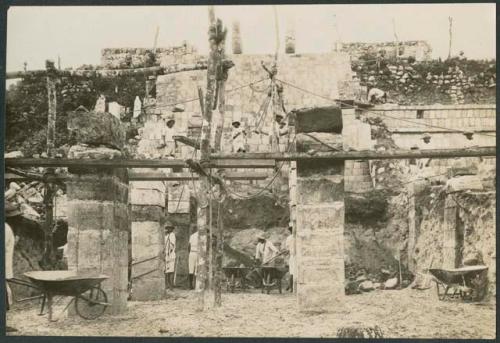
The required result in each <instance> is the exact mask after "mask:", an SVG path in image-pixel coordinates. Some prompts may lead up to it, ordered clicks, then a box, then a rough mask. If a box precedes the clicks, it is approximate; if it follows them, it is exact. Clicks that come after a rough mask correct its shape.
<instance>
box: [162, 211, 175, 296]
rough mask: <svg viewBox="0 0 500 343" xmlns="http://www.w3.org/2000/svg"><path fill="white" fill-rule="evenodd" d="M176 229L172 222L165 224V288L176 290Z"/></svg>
mask: <svg viewBox="0 0 500 343" xmlns="http://www.w3.org/2000/svg"><path fill="white" fill-rule="evenodd" d="M174 230H175V227H174V225H173V224H172V223H171V222H169V221H168V222H167V223H165V288H168V289H173V288H174V273H175V262H176V254H175V247H176V239H175V233H174Z"/></svg>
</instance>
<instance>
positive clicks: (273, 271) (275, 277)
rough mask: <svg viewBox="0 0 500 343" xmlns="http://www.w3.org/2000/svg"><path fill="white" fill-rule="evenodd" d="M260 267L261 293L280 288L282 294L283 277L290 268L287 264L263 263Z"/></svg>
mask: <svg viewBox="0 0 500 343" xmlns="http://www.w3.org/2000/svg"><path fill="white" fill-rule="evenodd" d="M260 269H261V274H262V288H261V293H264V292H266V293H267V294H269V292H270V291H271V290H272V289H273V288H278V291H279V292H280V294H281V293H282V287H281V279H283V276H284V275H285V274H286V272H287V271H288V268H287V267H285V266H272V265H263V266H261V267H260Z"/></svg>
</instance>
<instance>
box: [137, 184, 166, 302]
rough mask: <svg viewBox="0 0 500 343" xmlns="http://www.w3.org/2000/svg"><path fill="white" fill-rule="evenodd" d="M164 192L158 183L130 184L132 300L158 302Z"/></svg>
mask: <svg viewBox="0 0 500 343" xmlns="http://www.w3.org/2000/svg"><path fill="white" fill-rule="evenodd" d="M165 192H166V187H165V185H164V184H163V183H162V182H148V181H140V182H131V183H130V206H131V211H130V212H131V213H130V215H131V218H130V219H131V222H132V298H133V299H134V300H158V299H161V298H162V297H163V291H164V289H165V278H164V270H165V263H164V262H165V259H164V254H163V252H164V249H163V245H164V243H163V242H164V229H163V224H164V219H165Z"/></svg>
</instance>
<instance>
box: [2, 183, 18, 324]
mask: <svg viewBox="0 0 500 343" xmlns="http://www.w3.org/2000/svg"><path fill="white" fill-rule="evenodd" d="M15 194H16V192H15V190H13V188H12V187H11V188H10V189H9V190H8V191H7V192H5V217H6V218H7V220H9V219H12V218H13V217H17V216H19V215H21V211H20V209H19V204H18V203H17V202H16V201H15V199H14V196H15ZM18 241H19V237H17V236H15V235H14V231H13V230H12V228H11V226H10V225H9V224H8V223H5V280H6V281H7V280H9V279H12V278H14V247H15V245H16V244H17V242H18ZM5 290H6V294H5V296H6V310H7V311H8V310H9V309H10V305H11V304H12V290H11V289H10V287H9V283H8V282H5ZM6 331H7V332H15V331H17V329H15V328H13V327H10V326H6Z"/></svg>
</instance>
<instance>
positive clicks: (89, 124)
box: [68, 111, 125, 149]
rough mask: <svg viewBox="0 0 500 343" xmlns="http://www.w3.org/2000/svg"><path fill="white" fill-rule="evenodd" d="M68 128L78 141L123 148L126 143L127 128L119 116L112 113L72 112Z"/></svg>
mask: <svg viewBox="0 0 500 343" xmlns="http://www.w3.org/2000/svg"><path fill="white" fill-rule="evenodd" d="M68 130H69V131H70V132H71V133H72V134H73V135H74V137H75V139H76V141H77V143H84V144H92V145H98V144H102V145H105V146H109V147H113V148H117V149H122V148H123V146H124V144H125V130H124V128H123V126H122V124H121V122H120V120H119V119H118V118H116V117H115V116H113V115H112V114H111V113H96V112H83V111H78V112H70V114H69V116H68Z"/></svg>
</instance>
